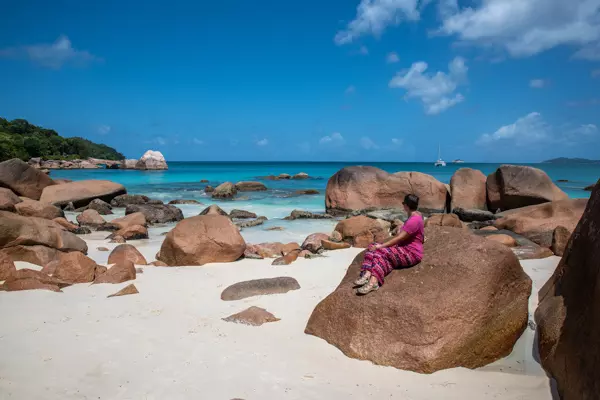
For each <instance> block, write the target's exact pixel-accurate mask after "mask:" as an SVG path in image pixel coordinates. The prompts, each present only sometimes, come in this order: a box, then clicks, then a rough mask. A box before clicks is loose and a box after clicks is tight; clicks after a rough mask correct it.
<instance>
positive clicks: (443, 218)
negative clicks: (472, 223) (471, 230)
mask: <svg viewBox="0 0 600 400" xmlns="http://www.w3.org/2000/svg"><path fill="white" fill-rule="evenodd" d="M424 225H425V226H448V227H453V228H462V223H461V222H460V219H459V218H458V216H457V215H456V214H434V215H432V216H431V217H429V218H427V219H426V220H425V224H424Z"/></svg>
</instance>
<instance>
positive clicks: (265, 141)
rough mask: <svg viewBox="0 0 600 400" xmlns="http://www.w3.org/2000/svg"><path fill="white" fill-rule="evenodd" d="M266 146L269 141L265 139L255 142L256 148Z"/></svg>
mask: <svg viewBox="0 0 600 400" xmlns="http://www.w3.org/2000/svg"><path fill="white" fill-rule="evenodd" d="M268 144H269V141H268V140H267V139H266V138H265V139H261V140H259V141H257V142H256V145H257V146H261V147H263V146H266V145H268Z"/></svg>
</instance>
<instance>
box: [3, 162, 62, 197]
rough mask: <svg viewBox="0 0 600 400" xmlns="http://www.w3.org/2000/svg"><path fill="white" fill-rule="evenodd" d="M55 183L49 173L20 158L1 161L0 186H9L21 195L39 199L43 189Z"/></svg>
mask: <svg viewBox="0 0 600 400" xmlns="http://www.w3.org/2000/svg"><path fill="white" fill-rule="evenodd" d="M53 185H54V181H52V179H50V177H49V176H48V175H46V174H45V173H43V172H41V171H39V170H37V169H35V168H33V167H32V166H30V165H29V164H27V163H26V162H24V161H21V160H19V159H18V158H13V159H12V160H7V161H3V162H1V163H0V187H5V188H8V189H10V190H12V191H13V192H15V194H17V195H19V196H24V197H28V198H30V199H33V200H39V199H40V197H41V195H42V191H43V190H44V189H45V188H46V187H49V186H53Z"/></svg>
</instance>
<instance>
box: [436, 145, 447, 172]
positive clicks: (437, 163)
mask: <svg viewBox="0 0 600 400" xmlns="http://www.w3.org/2000/svg"><path fill="white" fill-rule="evenodd" d="M434 165H435V166H436V167H445V166H446V161H444V160H442V152H441V150H440V145H439V144H438V159H437V161H436V162H435V164H434Z"/></svg>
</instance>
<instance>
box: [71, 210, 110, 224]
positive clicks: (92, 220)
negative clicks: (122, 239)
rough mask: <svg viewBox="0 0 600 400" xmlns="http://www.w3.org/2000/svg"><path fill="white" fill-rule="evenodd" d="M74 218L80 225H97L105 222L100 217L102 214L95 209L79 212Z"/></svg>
mask: <svg viewBox="0 0 600 400" xmlns="http://www.w3.org/2000/svg"><path fill="white" fill-rule="evenodd" d="M76 219H77V222H79V225H81V226H92V227H97V226H100V225H104V224H105V223H106V221H105V220H104V218H102V215H100V213H98V211H96V210H85V211H84V212H82V213H81V214H79V215H78V216H77V218H76Z"/></svg>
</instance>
